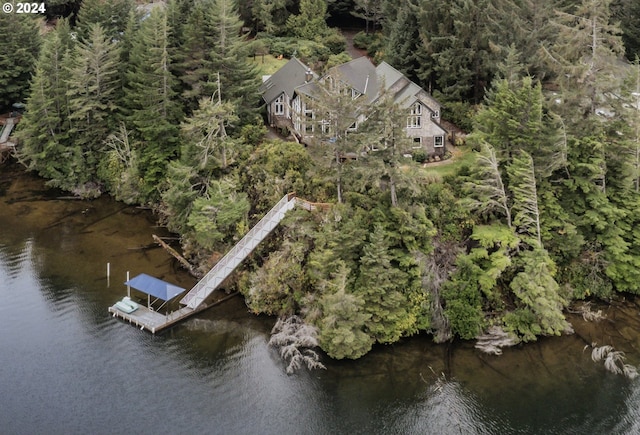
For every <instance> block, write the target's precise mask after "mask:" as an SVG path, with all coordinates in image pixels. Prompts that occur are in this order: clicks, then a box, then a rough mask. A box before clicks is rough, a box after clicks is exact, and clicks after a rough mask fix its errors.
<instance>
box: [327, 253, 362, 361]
mask: <svg viewBox="0 0 640 435" xmlns="http://www.w3.org/2000/svg"><path fill="white" fill-rule="evenodd" d="M335 266H336V267H335V270H336V272H335V273H334V275H333V276H332V278H331V280H330V281H328V282H326V283H325V284H324V286H325V287H326V290H325V291H324V294H323V296H322V298H321V299H320V306H321V307H322V312H323V318H322V320H321V321H320V323H319V325H318V329H319V334H318V339H319V340H320V346H321V347H322V349H323V350H324V351H325V352H327V354H328V355H329V356H330V357H331V358H335V359H343V358H350V359H357V358H360V357H361V356H362V355H364V354H366V353H367V352H369V350H371V346H372V345H373V342H374V339H373V338H372V337H370V336H369V335H368V334H367V333H365V332H364V331H363V328H364V325H365V323H366V322H367V321H368V320H369V317H370V315H369V314H367V313H366V312H364V310H363V309H364V301H363V300H362V298H361V297H359V296H357V295H354V294H352V293H350V292H349V291H348V290H347V279H348V276H349V269H348V268H347V267H346V266H345V265H344V263H338V264H335Z"/></svg>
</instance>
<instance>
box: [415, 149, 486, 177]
mask: <svg viewBox="0 0 640 435" xmlns="http://www.w3.org/2000/svg"><path fill="white" fill-rule="evenodd" d="M452 152H453V157H451V159H449V160H446V161H445V162H442V163H436V164H427V165H426V166H425V167H423V168H420V171H421V172H422V174H424V175H435V176H440V177H444V176H446V175H452V174H454V173H455V172H456V171H457V170H458V169H459V168H461V167H462V166H465V165H467V166H472V165H473V163H474V161H475V159H476V155H475V153H474V152H473V151H471V147H469V146H462V147H456V148H455V149H454V150H453V151H452Z"/></svg>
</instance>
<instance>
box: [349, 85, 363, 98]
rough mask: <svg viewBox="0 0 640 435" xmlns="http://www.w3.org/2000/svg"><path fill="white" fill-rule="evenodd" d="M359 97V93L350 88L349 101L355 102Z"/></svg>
mask: <svg viewBox="0 0 640 435" xmlns="http://www.w3.org/2000/svg"><path fill="white" fill-rule="evenodd" d="M360 95H362V94H361V93H360V92H358V91H356V90H355V89H353V88H351V99H352V100H355V99H356V98H358V97H359V96H360Z"/></svg>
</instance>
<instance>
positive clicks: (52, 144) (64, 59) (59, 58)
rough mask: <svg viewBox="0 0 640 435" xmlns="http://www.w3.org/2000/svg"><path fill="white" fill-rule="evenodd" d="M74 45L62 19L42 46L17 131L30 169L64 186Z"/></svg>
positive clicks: (68, 154) (68, 160) (22, 156)
mask: <svg viewBox="0 0 640 435" xmlns="http://www.w3.org/2000/svg"><path fill="white" fill-rule="evenodd" d="M72 46H73V41H72V39H71V36H70V30H69V26H68V24H67V22H66V21H64V20H60V21H59V22H58V25H57V26H56V28H55V30H53V31H52V32H51V33H50V34H49V35H48V37H47V39H46V40H45V43H44V45H43V47H42V51H41V53H40V56H39V58H38V62H37V64H36V69H35V74H34V77H33V80H32V82H31V87H30V91H29V98H28V100H27V103H28V104H27V111H26V113H25V114H24V116H23V118H22V121H21V122H20V125H19V128H18V130H17V136H18V138H19V140H20V142H21V146H20V148H19V153H20V159H21V160H23V161H24V162H25V163H26V164H27V166H28V168H29V169H30V170H34V171H37V172H38V173H39V174H40V175H41V176H42V177H44V178H47V179H52V180H54V184H56V185H61V186H62V185H65V184H64V183H65V180H66V177H67V175H68V174H69V171H70V169H69V166H70V165H71V163H72V160H73V159H72V158H71V157H72V149H71V142H70V138H69V130H70V125H69V101H68V96H67V86H68V83H69V68H68V65H69V59H70V58H71V55H70V52H71V47H72ZM65 187H69V188H70V187H71V186H66V185H65Z"/></svg>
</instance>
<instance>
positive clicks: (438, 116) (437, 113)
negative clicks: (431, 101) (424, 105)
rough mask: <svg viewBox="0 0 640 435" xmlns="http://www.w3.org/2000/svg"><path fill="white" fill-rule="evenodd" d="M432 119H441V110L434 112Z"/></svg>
mask: <svg viewBox="0 0 640 435" xmlns="http://www.w3.org/2000/svg"><path fill="white" fill-rule="evenodd" d="M431 117H432V118H440V111H439V110H434V111H433V113H432V114H431Z"/></svg>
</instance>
